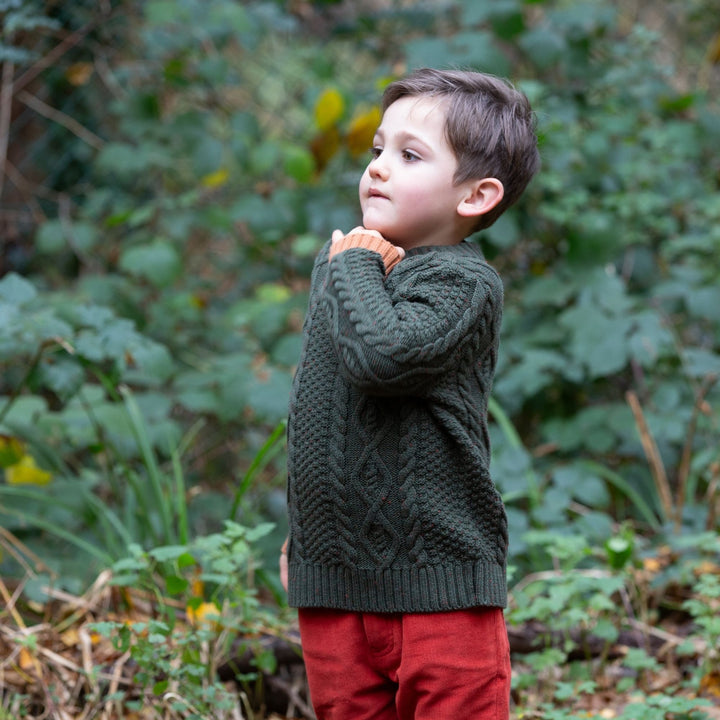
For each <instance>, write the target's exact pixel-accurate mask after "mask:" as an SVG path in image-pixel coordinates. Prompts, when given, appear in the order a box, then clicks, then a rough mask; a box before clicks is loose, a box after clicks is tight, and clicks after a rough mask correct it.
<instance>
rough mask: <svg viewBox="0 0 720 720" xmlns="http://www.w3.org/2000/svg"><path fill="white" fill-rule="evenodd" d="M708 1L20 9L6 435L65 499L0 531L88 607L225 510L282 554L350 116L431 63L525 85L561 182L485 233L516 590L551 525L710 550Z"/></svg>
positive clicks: (123, 4)
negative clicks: (289, 460) (98, 590)
mask: <svg viewBox="0 0 720 720" xmlns="http://www.w3.org/2000/svg"><path fill="white" fill-rule="evenodd" d="M712 7H713V3H712V2H711V0H694V2H691V3H679V2H666V3H660V4H659V5H658V4H648V5H646V4H644V3H641V2H638V3H636V4H633V3H630V4H628V3H619V2H614V1H613V0H602V1H601V2H597V1H595V2H589V1H587V2H584V1H577V2H570V1H569V0H540V1H538V0H535V1H530V0H502V1H493V2H490V1H489V0H488V1H477V0H473V1H472V2H471V1H470V0H465V1H462V2H461V1H456V2H427V3H420V2H409V3H400V2H391V1H390V0H388V1H387V2H373V3H371V2H367V3H364V2H360V3H356V4H353V5H352V6H349V5H347V4H343V3H337V2H299V3H284V2H250V1H247V2H239V1H238V0H149V1H148V2H144V3H139V2H132V1H131V0H118V1H117V2H109V1H108V2H106V3H95V2H89V1H87V2H74V3H51V2H48V3H43V2H40V0H38V1H37V2H35V3H34V4H33V3H20V2H15V1H14V0H4V1H3V2H2V3H0V12H2V17H3V22H4V25H3V38H2V45H1V46H0V51H1V52H2V57H3V60H4V63H5V67H6V68H10V73H7V72H6V74H5V76H4V78H5V87H6V88H8V89H9V90H10V91H14V92H15V120H14V125H13V126H11V127H10V128H9V131H10V138H11V143H10V146H9V151H8V153H6V155H7V162H8V163H10V161H11V160H12V163H15V165H13V167H15V174H12V173H8V172H7V170H8V169H9V168H10V165H9V164H7V165H6V166H5V169H6V173H5V178H4V190H5V197H6V200H5V201H4V204H5V209H6V210H10V209H16V210H18V212H17V213H16V214H14V215H11V214H10V213H7V217H8V218H15V219H14V220H6V221H5V222H4V228H5V232H6V241H5V245H4V248H3V255H2V262H3V266H2V270H3V273H4V275H3V277H2V279H0V368H1V369H2V374H1V376H0V378H1V379H0V432H1V433H2V434H3V435H4V436H5V441H4V442H5V444H6V445H7V443H8V442H9V438H14V439H16V440H18V441H20V442H21V443H22V448H23V451H22V452H24V453H26V454H28V455H31V456H32V457H33V458H34V460H35V462H36V464H37V465H38V466H39V467H40V468H42V469H44V470H46V471H48V472H50V473H51V474H52V480H51V482H50V483H49V484H47V485H46V486H44V487H42V488H37V487H34V486H33V485H17V484H12V483H9V482H6V483H5V484H4V485H0V513H1V519H2V525H3V527H5V528H6V529H7V530H8V531H10V532H11V533H13V534H14V536H15V537H17V538H21V539H22V541H23V542H24V543H26V545H27V548H29V549H30V550H32V551H34V552H36V553H37V554H38V555H39V556H40V557H42V558H43V560H44V561H45V562H46V563H47V565H48V567H49V568H50V569H51V571H52V572H54V573H56V574H57V578H58V582H60V583H61V584H64V585H66V586H67V587H69V588H71V589H74V590H79V589H81V588H82V587H83V585H84V584H85V583H87V582H88V581H89V580H90V579H92V577H93V574H94V573H96V572H97V571H98V570H99V569H100V568H101V567H102V566H103V565H104V564H105V563H107V562H111V561H112V560H114V559H118V558H122V557H124V556H125V554H126V553H127V543H128V542H130V541H132V542H137V543H139V544H140V546H142V547H144V548H145V549H149V548H151V547H154V546H157V545H161V544H163V543H172V542H180V541H183V542H186V541H188V539H189V538H191V537H197V536H200V535H202V534H203V533H208V532H211V531H215V530H217V529H218V528H219V527H221V525H222V522H223V521H224V520H226V519H231V520H235V519H242V521H243V522H244V523H246V524H250V525H252V524H254V523H256V522H260V521H261V520H264V519H269V520H272V521H274V522H275V523H276V524H277V525H276V530H275V532H274V533H273V534H270V535H268V536H266V537H265V539H264V540H263V542H264V543H265V544H264V545H262V550H263V552H264V553H265V558H266V562H267V563H268V564H269V565H273V564H274V559H273V558H274V553H275V552H276V548H277V547H278V546H279V543H280V541H281V538H282V536H283V533H284V525H283V523H284V477H283V457H282V444H281V441H278V438H281V435H282V422H283V420H284V417H285V412H286V401H287V394H288V390H289V386H290V380H291V376H292V370H293V364H294V363H295V362H296V360H297V356H298V350H299V343H300V326H301V322H302V316H303V313H304V309H305V303H306V288H307V281H308V276H309V271H310V268H311V266H312V259H313V256H314V253H315V252H316V251H317V249H318V248H319V247H320V246H321V245H322V243H323V241H324V239H325V238H326V237H328V235H329V233H330V232H331V231H332V230H333V229H334V228H335V227H341V228H345V229H348V228H350V227H352V226H354V225H355V224H356V223H357V217H358V215H357V201H356V183H357V179H358V177H359V174H360V173H361V170H362V167H363V164H364V161H365V158H364V157H363V156H361V155H358V154H357V153H356V152H355V147H354V145H353V138H355V139H356V140H357V133H358V122H359V123H360V125H362V119H363V117H365V118H367V117H369V115H368V112H369V111H371V110H372V107H373V106H374V104H376V103H377V100H378V97H379V94H380V91H381V89H382V86H383V84H384V83H385V82H387V80H388V79H391V78H392V77H395V76H396V75H397V74H401V73H402V72H404V71H405V70H406V69H408V68H412V67H417V66H421V65H432V66H445V67H447V66H463V67H472V68H477V69H481V70H483V71H487V72H492V73H496V74H500V75H504V76H508V77H510V78H511V79H512V80H513V81H514V82H515V83H516V84H517V85H518V86H519V87H520V88H521V89H523V90H524V91H525V92H526V93H527V94H528V96H529V97H530V99H531V101H532V103H533V105H534V107H535V109H536V112H537V117H538V123H539V133H540V139H541V152H542V157H543V169H542V172H541V173H540V175H539V176H538V178H537V179H536V180H535V181H534V183H533V184H532V186H531V188H530V189H529V191H528V193H527V196H526V197H525V198H524V200H523V201H522V202H521V203H520V205H518V206H517V207H516V208H514V209H513V210H512V211H511V212H510V213H508V214H507V215H506V216H505V217H503V218H502V219H501V220H500V221H499V222H498V223H497V224H496V225H495V226H494V227H492V228H491V229H490V230H488V231H486V232H485V233H484V234H482V235H481V236H480V237H478V238H476V240H477V242H480V243H481V244H482V246H483V247H484V249H485V250H486V253H487V256H488V258H489V259H490V261H491V262H492V263H493V264H494V265H495V266H496V267H498V269H499V270H500V272H501V274H502V275H503V277H504V280H505V283H506V293H507V305H506V314H505V324H504V330H503V343H502V358H501V366H500V368H499V373H498V376H497V382H496V386H495V394H494V400H495V403H494V405H493V419H494V424H493V441H494V445H493V450H494V459H493V462H494V465H493V467H494V477H495V478H496V480H497V483H498V485H499V487H500V489H501V490H502V492H503V494H504V496H505V498H506V501H507V505H508V511H509V516H510V520H511V537H512V541H511V553H512V564H513V567H514V571H515V573H516V574H517V575H516V578H519V577H521V576H522V575H523V574H524V573H527V572H529V571H531V570H537V569H541V568H543V567H545V566H547V564H548V563H549V562H550V556H551V553H548V552H547V551H546V548H545V549H543V548H544V546H543V545H542V543H540V544H538V543H537V542H535V543H533V542H532V538H533V535H532V534H530V535H528V534H527V533H528V531H531V530H538V529H542V530H544V531H549V532H552V533H559V534H560V535H561V536H563V535H564V536H568V537H571V536H581V537H583V538H585V540H586V543H587V545H588V546H593V547H596V546H597V547H601V548H602V547H603V546H604V544H605V543H607V542H608V541H609V540H612V539H613V538H614V539H615V540H616V541H617V540H618V538H620V539H622V537H626V536H628V535H627V532H626V530H627V528H628V527H629V528H631V531H629V532H630V535H632V537H633V538H634V540H633V542H635V541H637V545H634V547H635V549H636V550H637V551H638V552H640V550H643V549H645V550H647V549H648V548H651V547H653V546H656V545H658V544H660V543H664V542H672V541H673V538H675V537H676V536H677V535H678V534H681V535H682V534H694V533H700V532H702V531H711V532H716V531H717V522H718V512H717V511H718V489H717V488H718V483H719V482H720V470H719V467H720V457H719V455H720V449H719V448H720V445H718V442H717V439H718V430H719V428H718V424H719V420H720V414H719V413H720V411H719V410H718V407H719V406H720V396H719V393H720V390H718V385H717V383H716V380H717V377H718V373H719V372H720V357H719V356H718V343H719V342H720V341H719V338H720V283H718V277H720V230H719V228H720V223H719V222H718V220H720V195H719V194H718V184H719V182H720V160H719V158H720V156H719V155H718V153H717V150H716V149H717V147H718V146H719V145H720V114H719V113H718V106H717V89H718V69H717V60H718V54H717V50H716V49H715V50H713V48H714V47H715V46H714V45H713V42H715V43H717V34H718V31H720V27H718V25H717V17H716V16H715V14H713V13H712V12H711V11H712ZM653 8H654V9H653ZM658 18H660V21H661V22H660V23H659V24H658ZM704 18H711V22H707V21H705V20H704ZM713 23H715V25H713ZM58 38H65V40H66V41H67V39H68V38H70V41H69V42H67V43H66V46H65V47H64V50H63V52H61V53H58V54H57V55H55V56H51V55H50V54H51V53H53V52H54V51H53V48H57V47H58ZM48 57H52V60H53V61H52V62H44V60H45V59H47V58H48ZM13 77H14V79H15V86H14V87H13V86H12V85H8V78H10V79H12V78H13ZM326 92H331V93H333V96H334V97H335V98H336V99H337V98H339V99H340V109H339V112H338V113H336V115H335V116H333V117H332V118H331V119H330V121H329V122H328V118H327V117H325V118H323V117H319V116H318V113H317V102H318V100H319V99H320V98H321V96H322V95H323V93H326ZM23 93H24V94H23ZM33 98H35V99H36V100H40V101H42V103H43V104H42V105H38V103H37V101H36V102H34V103H33V102H32V99H33ZM48 108H50V109H53V108H54V109H57V110H58V111H60V113H62V114H61V115H57V114H54V115H53V114H52V113H49V112H48ZM28 114H30V115H32V117H31V118H30V119H28ZM13 128H14V129H13ZM354 133H355V135H354ZM360 135H361V133H360ZM23 173H25V183H24V184H23V182H21V180H22V174H23ZM32 178H36V179H37V178H39V179H37V180H36V181H35V184H34V185H32V183H31V179H32ZM31 185H32V187H33V190H32V191H31V189H30V186H31ZM18 218H19V219H18ZM633 410H634V412H633ZM640 413H641V414H640ZM639 420H642V421H644V422H645V426H643V425H638V421H639ZM639 428H640V429H643V428H644V429H643V432H640V429H639ZM273 429H275V430H276V432H275V435H274V440H273V442H272V443H269V444H268V442H267V440H268V437H269V436H270V435H271V433H272V432H273ZM643 439H645V441H646V445H645V446H643V442H642V441H643ZM648 442H649V445H648V444H647V443H648ZM258 453H260V455H258ZM19 457H20V456H19V455H18V456H17V457H11V458H10V459H7V458H6V459H5V465H6V466H7V467H10V466H11V465H12V463H13V462H16V461H17V460H18V458H19ZM254 458H255V460H256V461H255V463H254V464H253V459H254ZM258 458H260V460H258ZM178 493H180V494H181V495H182V497H181V499H180V500H179V499H178ZM231 506H232V511H231V512H229V508H230V507H231ZM231 516H232V517H231ZM121 528H123V529H122V530H121ZM623 528H625V530H623ZM59 529H63V530H64V535H62V542H61V543H57V542H56V541H55V540H54V539H53V538H57V537H58V532H57V531H58V530H59ZM623 533H625V535H623ZM529 538H530V540H529ZM80 543H82V545H81V544H80ZM88 547H94V548H101V552H97V553H94V554H92V556H91V558H90V560H91V561H89V558H88V556H87V552H86V551H87V548H88ZM539 547H540V548H541V549H538V548H539ZM79 548H81V549H83V552H78V549H79ZM683 552H691V550H684V551H683ZM612 557H614V556H611V559H612ZM0 567H2V569H3V572H9V573H12V572H15V571H17V570H18V569H19V568H18V565H17V562H16V558H13V557H12V556H11V555H10V554H8V553H5V555H4V557H3V560H2V565H1V566H0ZM269 582H270V583H271V584H272V582H273V581H272V579H270V580H269Z"/></svg>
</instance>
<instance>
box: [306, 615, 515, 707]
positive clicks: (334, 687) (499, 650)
mask: <svg viewBox="0 0 720 720" xmlns="http://www.w3.org/2000/svg"><path fill="white" fill-rule="evenodd" d="M299 617H300V636H301V640H302V647H303V654H304V657H305V667H306V670H307V676H308V682H309V686H310V695H311V699H312V703H313V707H314V708H315V712H316V714H317V717H318V720H508V717H509V714H510V709H509V703H510V646H509V643H508V636H507V628H506V626H505V618H504V616H503V613H502V610H501V609H499V608H473V609H470V610H454V611H451V612H442V613H422V614H414V613H410V614H384V613H352V612H344V611H338V610H324V609H307V608H306V609H301V610H299Z"/></svg>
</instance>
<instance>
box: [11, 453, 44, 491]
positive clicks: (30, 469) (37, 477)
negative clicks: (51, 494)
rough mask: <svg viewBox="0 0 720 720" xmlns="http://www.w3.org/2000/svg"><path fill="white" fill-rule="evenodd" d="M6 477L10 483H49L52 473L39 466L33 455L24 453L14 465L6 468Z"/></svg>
mask: <svg viewBox="0 0 720 720" xmlns="http://www.w3.org/2000/svg"><path fill="white" fill-rule="evenodd" d="M5 479H6V480H7V482H8V484H10V485H47V484H48V483H49V482H50V481H51V480H52V475H51V474H50V473H49V472H46V471H45V470H42V469H41V468H39V467H38V466H37V465H36V464H35V458H34V457H33V456H32V455H23V456H22V458H20V460H19V461H18V462H16V463H15V464H14V465H11V466H10V467H8V468H5Z"/></svg>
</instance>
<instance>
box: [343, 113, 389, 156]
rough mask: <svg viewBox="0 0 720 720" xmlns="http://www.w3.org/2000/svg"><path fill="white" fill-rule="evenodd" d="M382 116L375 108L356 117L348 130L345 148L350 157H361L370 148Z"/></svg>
mask: <svg viewBox="0 0 720 720" xmlns="http://www.w3.org/2000/svg"><path fill="white" fill-rule="evenodd" d="M381 119H382V115H381V113H380V108H379V107H377V105H376V106H374V107H371V108H370V109H369V110H366V111H365V112H362V113H360V114H358V115H356V116H355V117H354V118H353V119H352V121H351V123H350V127H349V128H348V133H347V138H346V142H347V147H348V150H349V151H350V154H351V155H354V156H355V157H357V156H359V155H363V154H364V153H366V152H367V151H368V150H369V149H370V147H371V146H372V141H373V137H374V136H375V131H376V130H377V128H378V125H380V120H381Z"/></svg>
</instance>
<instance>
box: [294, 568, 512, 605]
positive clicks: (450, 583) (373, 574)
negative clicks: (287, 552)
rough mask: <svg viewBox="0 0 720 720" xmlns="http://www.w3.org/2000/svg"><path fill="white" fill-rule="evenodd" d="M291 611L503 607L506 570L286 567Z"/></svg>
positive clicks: (505, 600) (505, 591)
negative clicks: (288, 570)
mask: <svg viewBox="0 0 720 720" xmlns="http://www.w3.org/2000/svg"><path fill="white" fill-rule="evenodd" d="M288 600H289V604H290V606H291V607H322V608H334V609H338V610H350V611H354V612H443V611H447V610H462V609H464V608H470V607H480V606H486V607H505V606H506V605H507V578H506V572H505V568H504V567H501V566H500V565H495V564H492V563H483V562H477V563H463V564H455V565H429V566H425V567H409V568H391V569H386V570H359V569H353V568H346V567H343V566H340V565H335V566H324V565H311V564H309V563H291V566H290V587H289V594H288Z"/></svg>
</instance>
